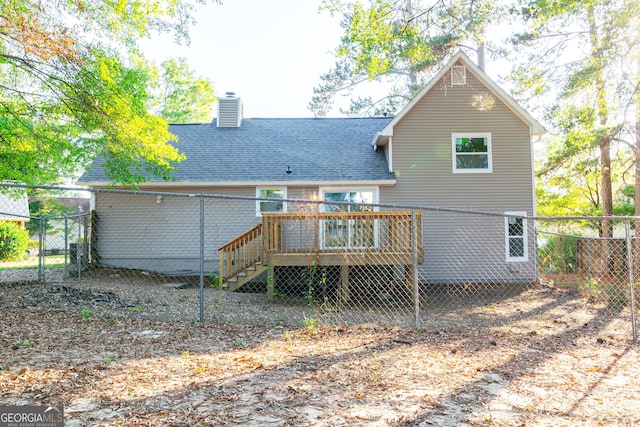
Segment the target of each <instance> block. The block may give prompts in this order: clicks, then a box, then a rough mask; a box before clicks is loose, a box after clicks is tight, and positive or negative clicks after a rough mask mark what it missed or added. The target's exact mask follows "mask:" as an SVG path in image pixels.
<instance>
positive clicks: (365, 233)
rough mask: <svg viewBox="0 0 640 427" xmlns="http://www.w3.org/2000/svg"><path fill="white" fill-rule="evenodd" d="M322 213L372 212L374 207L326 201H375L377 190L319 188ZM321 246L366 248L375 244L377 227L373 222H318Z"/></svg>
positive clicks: (376, 199)
mask: <svg viewBox="0 0 640 427" xmlns="http://www.w3.org/2000/svg"><path fill="white" fill-rule="evenodd" d="M321 196H322V200H324V201H325V204H324V211H325V212H372V211H374V210H377V209H374V207H373V206H359V205H346V204H334V205H332V204H330V203H327V202H346V203H366V204H374V203H377V201H378V189H377V188H375V189H373V188H372V189H353V190H351V189H349V190H345V189H322V190H321ZM321 228H322V236H323V247H325V248H367V247H376V244H377V235H376V226H375V223H374V222H373V221H366V220H363V221H359V222H356V221H354V220H348V221H345V220H340V219H335V220H334V219H331V220H325V221H323V223H322V224H321Z"/></svg>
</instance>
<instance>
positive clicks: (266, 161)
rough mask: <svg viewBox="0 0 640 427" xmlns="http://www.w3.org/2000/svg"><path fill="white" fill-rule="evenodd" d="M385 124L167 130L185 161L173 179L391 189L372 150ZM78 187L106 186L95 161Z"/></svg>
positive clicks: (268, 122) (271, 121)
mask: <svg viewBox="0 0 640 427" xmlns="http://www.w3.org/2000/svg"><path fill="white" fill-rule="evenodd" d="M390 120H391V118H390V117H377V118H308V119H307V118H292V119H280V118H253V119H250V118H245V119H243V120H242V125H241V126H240V127H236V128H228V127H226V128H225V127H217V126H216V120H215V119H214V120H213V122H212V123H203V124H176V125H171V126H170V127H169V130H170V131H171V132H172V133H173V134H175V135H176V136H177V137H178V142H177V143H176V146H177V147H178V149H179V150H180V151H181V152H182V153H184V154H185V155H186V157H187V158H186V160H184V161H182V162H180V163H179V164H178V165H177V166H176V169H175V171H174V175H175V177H176V179H177V182H178V183H182V184H200V185H202V184H208V185H260V184H261V183H265V184H266V183H269V184H275V183H281V184H314V183H317V184H327V183H335V184H337V183H342V182H344V183H352V182H361V183H364V182H367V183H371V184H375V183H376V182H377V183H379V184H384V183H387V184H389V183H393V182H395V176H394V174H393V173H390V172H389V168H388V165H387V163H386V160H385V156H384V153H383V152H382V150H378V151H374V149H373V147H372V146H371V141H372V139H373V138H374V137H375V135H376V133H377V132H379V131H380V130H382V129H383V128H384V127H385V125H386V124H387V123H389V121H390ZM288 168H290V171H291V173H289V174H287V173H286V171H287V169H288ZM79 182H80V183H85V184H93V185H99V184H104V183H106V182H107V179H106V177H105V174H104V170H103V168H102V167H101V166H100V161H96V162H94V165H93V167H92V169H90V170H88V171H87V172H86V173H85V174H84V175H83V176H82V177H81V178H80V180H79ZM152 182H159V180H157V179H156V180H154V181H152Z"/></svg>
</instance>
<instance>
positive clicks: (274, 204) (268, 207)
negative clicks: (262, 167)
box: [256, 187, 287, 216]
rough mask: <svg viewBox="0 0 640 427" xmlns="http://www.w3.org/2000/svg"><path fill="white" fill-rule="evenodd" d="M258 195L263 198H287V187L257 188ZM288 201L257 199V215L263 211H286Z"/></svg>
mask: <svg viewBox="0 0 640 427" xmlns="http://www.w3.org/2000/svg"><path fill="white" fill-rule="evenodd" d="M256 197H259V198H261V199H286V198H287V189H286V188H267V187H264V188H256ZM286 211H287V202H285V201H284V200H256V215H257V216H262V212H286Z"/></svg>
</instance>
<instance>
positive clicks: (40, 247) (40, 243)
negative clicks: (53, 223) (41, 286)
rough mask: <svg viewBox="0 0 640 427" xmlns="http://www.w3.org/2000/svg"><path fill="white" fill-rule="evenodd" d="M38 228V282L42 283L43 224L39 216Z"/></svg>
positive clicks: (42, 219)
mask: <svg viewBox="0 0 640 427" xmlns="http://www.w3.org/2000/svg"><path fill="white" fill-rule="evenodd" d="M39 219H40V224H39V225H40V227H39V230H38V281H39V282H42V283H44V248H45V241H44V238H45V224H44V218H43V216H42V215H40V218H39Z"/></svg>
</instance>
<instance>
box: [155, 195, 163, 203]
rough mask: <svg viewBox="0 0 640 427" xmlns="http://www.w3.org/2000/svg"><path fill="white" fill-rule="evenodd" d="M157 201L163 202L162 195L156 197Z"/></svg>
mask: <svg viewBox="0 0 640 427" xmlns="http://www.w3.org/2000/svg"><path fill="white" fill-rule="evenodd" d="M156 203H157V204H160V203H162V196H158V197H157V198H156Z"/></svg>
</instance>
